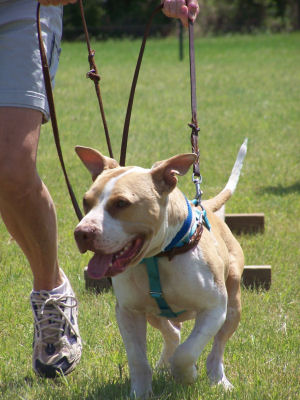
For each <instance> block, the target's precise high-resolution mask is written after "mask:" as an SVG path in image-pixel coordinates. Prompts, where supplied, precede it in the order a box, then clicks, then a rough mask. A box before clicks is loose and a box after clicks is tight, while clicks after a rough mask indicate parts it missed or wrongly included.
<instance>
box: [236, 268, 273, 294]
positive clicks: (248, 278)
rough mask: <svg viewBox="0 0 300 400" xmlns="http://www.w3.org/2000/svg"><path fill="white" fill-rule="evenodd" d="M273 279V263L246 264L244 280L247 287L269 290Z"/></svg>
mask: <svg viewBox="0 0 300 400" xmlns="http://www.w3.org/2000/svg"><path fill="white" fill-rule="evenodd" d="M271 280H272V268H271V265H245V268H244V272H243V275H242V282H243V284H244V285H245V287H246V288H247V289H256V288H262V289H265V290H269V289H270V287H271Z"/></svg>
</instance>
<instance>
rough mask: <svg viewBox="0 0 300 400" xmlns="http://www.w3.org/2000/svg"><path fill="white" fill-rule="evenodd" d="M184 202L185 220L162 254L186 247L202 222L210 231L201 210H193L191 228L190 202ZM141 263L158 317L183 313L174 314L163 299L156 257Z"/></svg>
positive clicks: (175, 314)
mask: <svg viewBox="0 0 300 400" xmlns="http://www.w3.org/2000/svg"><path fill="white" fill-rule="evenodd" d="M185 200H186V205H187V208H188V216H187V218H186V219H185V221H184V223H183V225H182V227H181V228H180V230H179V231H178V232H177V234H176V235H175V237H174V238H173V239H172V240H171V242H170V243H169V244H168V245H167V246H166V247H165V249H164V250H163V251H164V252H165V251H169V250H171V249H173V248H175V247H182V246H184V245H186V244H187V243H188V242H189V240H190V239H191V237H192V236H193V235H194V233H195V232H196V229H197V226H198V225H199V224H202V221H203V222H204V225H205V226H206V227H207V229H208V230H210V223H209V221H208V219H207V216H206V211H205V210H204V209H203V208H202V210H199V209H198V208H194V211H195V212H196V221H195V223H194V224H193V226H191V225H192V219H193V211H192V207H191V205H190V202H189V201H188V199H187V198H186V197H185ZM191 203H192V204H194V205H197V200H192V201H191ZM141 263H144V264H146V269H147V273H148V278H149V286H150V296H151V297H152V298H153V299H154V300H155V301H156V303H157V305H158V307H159V309H160V311H161V312H160V314H159V315H160V316H161V317H166V318H176V317H178V316H179V315H180V314H182V313H183V312H185V310H183V311H179V312H174V311H173V310H172V309H171V307H170V306H169V305H168V303H167V302H166V300H165V299H164V297H163V293H162V288H161V284H160V278H159V268H158V257H157V256H154V257H149V258H144V259H143V260H142V261H141Z"/></svg>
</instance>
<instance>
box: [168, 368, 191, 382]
mask: <svg viewBox="0 0 300 400" xmlns="http://www.w3.org/2000/svg"><path fill="white" fill-rule="evenodd" d="M171 372H172V375H173V377H174V379H175V380H176V381H177V382H180V383H183V384H192V383H194V382H195V380H196V379H197V369H196V366H195V365H192V366H188V367H182V366H172V367H171Z"/></svg>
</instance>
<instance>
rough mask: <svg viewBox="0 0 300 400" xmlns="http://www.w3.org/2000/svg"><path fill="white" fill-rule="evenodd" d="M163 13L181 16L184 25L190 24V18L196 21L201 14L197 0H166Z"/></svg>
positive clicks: (168, 15)
mask: <svg viewBox="0 0 300 400" xmlns="http://www.w3.org/2000/svg"><path fill="white" fill-rule="evenodd" d="M162 3H163V5H164V6H163V9H162V11H163V13H164V14H165V15H166V16H167V17H171V18H179V19H180V20H181V22H182V23H183V25H184V26H188V20H189V19H190V20H191V21H193V22H194V21H195V19H196V18H197V15H198V14H199V4H198V1H197V0H164V1H162Z"/></svg>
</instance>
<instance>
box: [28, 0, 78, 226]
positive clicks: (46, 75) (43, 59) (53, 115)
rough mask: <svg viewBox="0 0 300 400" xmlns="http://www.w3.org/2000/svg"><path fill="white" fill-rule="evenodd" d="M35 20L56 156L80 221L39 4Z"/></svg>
mask: <svg viewBox="0 0 300 400" xmlns="http://www.w3.org/2000/svg"><path fill="white" fill-rule="evenodd" d="M36 20H37V31H38V41H39V48H40V54H41V63H42V69H43V75H44V81H45V89H46V94H47V100H48V105H49V112H50V116H51V123H52V130H53V135H54V140H55V144H56V149H57V154H58V158H59V161H60V164H61V168H62V170H63V174H64V177H65V181H66V184H67V187H68V191H69V195H70V197H71V201H72V204H73V207H74V210H75V213H76V215H77V218H78V220H79V221H80V220H81V219H82V217H83V215H82V212H81V210H80V207H79V205H78V202H77V200H76V197H75V194H74V192H73V189H72V186H71V183H70V181H69V178H68V174H67V171H66V167H65V163H64V159H63V155H62V150H61V145H60V139H59V131H58V124H57V118H56V112H55V106H54V99H53V92H52V85H51V77H50V72H49V66H48V62H47V56H46V52H45V47H44V43H43V38H42V29H41V23H40V3H38V5H37V11H36Z"/></svg>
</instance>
